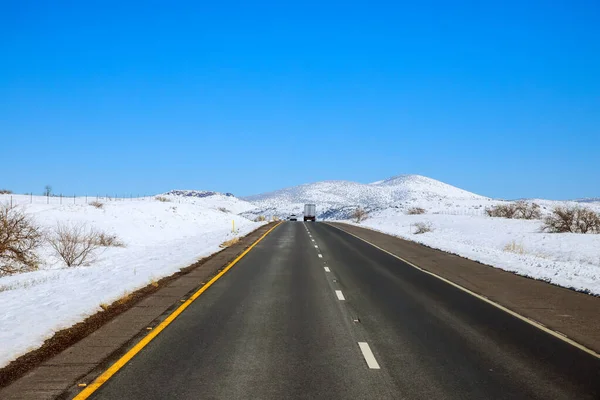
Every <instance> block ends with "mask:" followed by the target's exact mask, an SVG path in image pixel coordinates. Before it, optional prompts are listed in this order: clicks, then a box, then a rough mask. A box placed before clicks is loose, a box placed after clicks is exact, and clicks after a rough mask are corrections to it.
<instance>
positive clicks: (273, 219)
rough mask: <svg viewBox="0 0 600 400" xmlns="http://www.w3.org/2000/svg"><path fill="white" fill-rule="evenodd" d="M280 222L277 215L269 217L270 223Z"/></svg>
mask: <svg viewBox="0 0 600 400" xmlns="http://www.w3.org/2000/svg"><path fill="white" fill-rule="evenodd" d="M280 220H281V218H279V217H278V216H277V215H273V216H271V221H273V222H279V221H280Z"/></svg>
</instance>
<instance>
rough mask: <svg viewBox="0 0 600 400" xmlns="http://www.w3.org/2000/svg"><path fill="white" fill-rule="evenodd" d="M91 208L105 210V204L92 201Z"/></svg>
mask: <svg viewBox="0 0 600 400" xmlns="http://www.w3.org/2000/svg"><path fill="white" fill-rule="evenodd" d="M90 206H92V207H96V208H104V203H101V202H99V201H92V202H91V203H90Z"/></svg>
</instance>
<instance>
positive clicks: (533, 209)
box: [485, 200, 542, 219]
mask: <svg viewBox="0 0 600 400" xmlns="http://www.w3.org/2000/svg"><path fill="white" fill-rule="evenodd" d="M485 213H486V214H487V215H488V216H490V217H499V218H509V219H540V218H541V217H542V213H541V210H540V206H539V204H536V203H528V202H526V201H524V200H519V201H516V202H514V203H509V204H498V205H495V206H492V207H489V208H486V209H485Z"/></svg>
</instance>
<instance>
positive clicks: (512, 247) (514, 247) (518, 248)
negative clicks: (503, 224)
mask: <svg viewBox="0 0 600 400" xmlns="http://www.w3.org/2000/svg"><path fill="white" fill-rule="evenodd" d="M504 251H506V252H509V253H515V254H525V248H523V245H522V244H520V243H517V242H516V241H514V240H513V241H512V242H510V243H508V244H507V245H506V246H504Z"/></svg>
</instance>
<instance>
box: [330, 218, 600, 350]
mask: <svg viewBox="0 0 600 400" xmlns="http://www.w3.org/2000/svg"><path fill="white" fill-rule="evenodd" d="M327 225H329V226H332V227H334V228H336V229H339V230H340V231H342V232H345V233H347V234H348V235H350V236H354V237H355V238H357V239H360V240H362V241H363V242H365V243H368V244H370V245H371V246H373V247H375V248H376V249H379V250H381V251H383V252H384V253H387V254H389V255H391V256H392V257H395V258H397V259H398V260H400V261H402V262H404V263H406V264H408V265H410V266H411V267H413V268H416V269H418V270H419V271H421V272H424V273H426V274H429V275H431V276H433V277H435V278H437V279H439V280H442V281H444V282H446V283H447V284H449V285H452V286H454V287H455V288H458V289H460V290H462V291H463V292H466V293H468V294H470V295H471V296H474V297H477V298H478V299H479V300H482V301H485V302H486V303H488V304H491V305H492V306H494V307H496V308H499V309H500V310H502V311H504V312H507V313H509V314H510V315H512V316H513V317H516V318H518V319H520V320H521V321H524V322H527V323H528V324H529V325H532V326H534V327H536V328H538V329H540V330H542V331H544V332H546V333H549V334H550V335H552V336H554V337H555V338H558V339H560V340H562V341H563V342H566V343H568V344H570V345H571V346H575V347H577V348H578V349H579V350H583V351H585V352H586V353H588V354H590V355H592V356H594V357H596V358H600V354H598V353H596V352H595V351H594V350H592V349H590V348H587V347H585V346H584V345H582V344H580V343H577V342H576V341H574V340H573V339H571V338H569V337H567V336H565V335H564V334H561V333H559V332H557V331H553V330H552V329H549V328H547V327H545V326H544V325H542V324H540V323H538V322H536V321H534V320H532V319H530V318H527V317H525V316H523V315H521V314H519V313H517V312H515V311H513V310H511V309H509V308H506V307H504V306H503V305H501V304H498V303H496V302H494V301H492V300H490V299H488V298H487V297H484V296H482V295H480V294H477V293H475V292H473V291H471V290H469V289H467V288H466V287H464V286H461V285H459V284H458V283H454V282H452V281H450V280H448V279H446V278H444V277H441V276H439V275H436V274H434V273H433V272H430V271H427V270H426V269H424V268H421V267H419V266H418V265H415V264H413V263H411V262H410V261H408V260H405V259H404V258H402V257H400V256H397V255H396V254H394V253H391V252H389V251H387V250H386V249H382V248H381V247H379V246H377V245H375V244H373V243H371V242H369V241H368V240H365V239H363V238H361V237H359V236H356V235H354V234H352V233H350V232H348V231H346V230H344V229H342V228H338V227H337V226H335V225H331V224H327ZM364 229H369V228H364ZM371 230H373V229H371ZM373 231H374V232H378V231H375V230H373ZM379 233H383V232H379Z"/></svg>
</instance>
